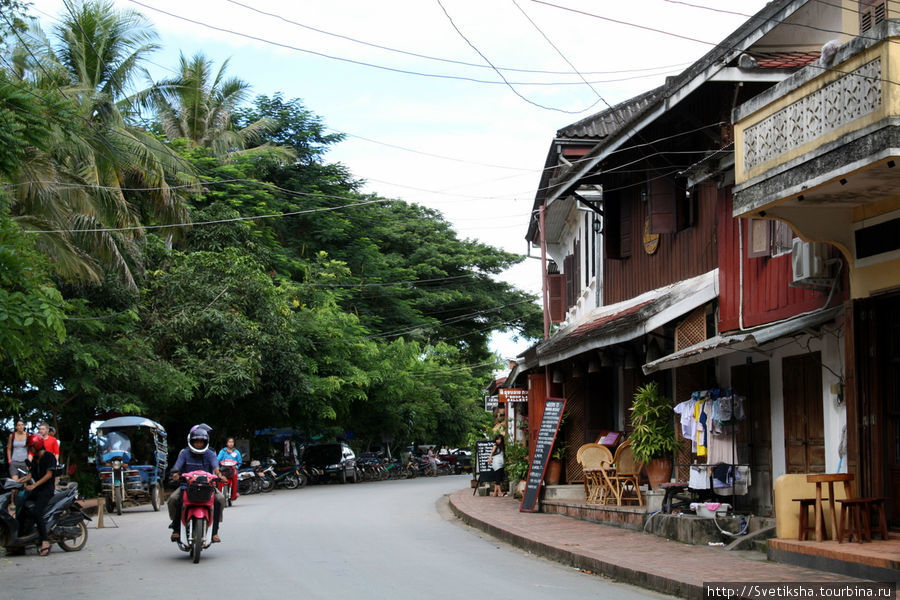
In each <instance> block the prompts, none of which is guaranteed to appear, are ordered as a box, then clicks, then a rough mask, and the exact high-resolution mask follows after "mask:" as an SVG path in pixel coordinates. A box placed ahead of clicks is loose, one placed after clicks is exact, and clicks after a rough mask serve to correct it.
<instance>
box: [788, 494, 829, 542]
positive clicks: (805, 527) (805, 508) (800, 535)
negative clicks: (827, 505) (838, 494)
mask: <svg viewBox="0 0 900 600" xmlns="http://www.w3.org/2000/svg"><path fill="white" fill-rule="evenodd" d="M793 500H794V502H799V503H800V527H799V528H798V530H797V539H798V540H800V541H801V542H802V541H804V540H806V534H807V533H809V532H812V533H813V535H815V533H816V525H815V523H813V524H812V525H810V524H809V509H810V508H812V509H813V518H815V514H816V512H815V508H816V499H815V498H794V499H793ZM822 500H823V501H827V500H828V498H822ZM819 520H820V521H821V523H820V527H821V529H820V531H823V532H824V531H825V513H819Z"/></svg>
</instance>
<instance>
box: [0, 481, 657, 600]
mask: <svg viewBox="0 0 900 600" xmlns="http://www.w3.org/2000/svg"><path fill="white" fill-rule="evenodd" d="M468 481H469V480H468V476H465V475H463V476H444V477H437V478H422V479H415V480H408V481H384V482H375V483H365V484H357V485H352V484H347V485H339V484H331V485H320V486H309V487H307V488H304V489H301V490H294V491H289V490H277V491H275V492H273V493H271V494H265V495H263V494H257V495H254V496H242V497H241V498H240V499H238V500H237V502H235V504H234V506H233V507H231V508H229V509H227V510H226V511H225V519H224V521H223V523H222V529H221V535H222V539H223V543H221V544H216V545H214V546H212V547H211V548H209V549H208V550H206V551H204V553H203V555H202V558H201V560H200V564H197V565H195V564H193V563H192V562H191V560H190V559H189V558H188V555H187V554H186V553H182V552H179V551H178V550H177V549H176V547H175V545H174V544H172V543H171V542H169V541H168V537H169V536H168V534H169V532H168V531H167V530H166V521H167V519H166V517H165V516H164V512H158V513H154V512H153V511H152V510H151V509H150V507H149V506H145V507H136V508H132V509H126V511H125V513H124V514H123V515H122V516H120V517H116V516H109V515H107V516H106V517H105V521H106V524H107V527H106V528H104V529H90V532H89V539H88V544H87V546H86V547H85V549H84V550H82V551H81V552H72V553H65V552H62V551H61V550H59V549H58V547H56V546H54V550H53V552H51V554H50V556H48V557H47V558H41V557H38V556H36V555H35V554H33V552H32V551H29V554H28V555H26V556H18V557H4V558H0V600H6V599H15V600H19V599H22V600H25V599H28V600H36V599H44V598H56V599H65V600H75V599H80V598H86V599H87V598H89V599H91V600H98V599H107V598H123V599H131V598H140V599H143V598H166V599H169V598H179V597H190V598H197V597H205V596H207V595H209V597H219V598H245V599H247V600H250V599H256V598H260V597H280V598H302V599H304V600H306V599H318V598H322V599H328V600H334V599H337V598H345V599H351V600H369V599H381V598H384V599H390V600H413V599H415V600H442V599H452V600H456V599H468V598H485V599H490V600H496V599H500V598H515V599H516V600H530V599H541V600H547V598H550V597H564V598H566V599H567V600H577V599H581V598H584V599H588V598H590V599H591V600H596V599H598V598H601V599H602V598H615V599H616V600H644V599H652V600H659V599H661V598H663V596H661V595H658V594H654V593H652V592H646V591H644V590H640V589H637V588H633V587H630V586H625V585H620V584H615V583H612V582H610V581H609V580H606V579H603V578H601V577H598V576H595V575H590V574H586V573H582V572H579V571H577V570H574V569H571V568H568V567H563V566H561V565H558V564H556V563H552V562H549V561H545V560H543V559H539V558H536V557H534V556H531V555H528V554H526V553H524V552H522V551H520V550H518V549H516V548H513V547H511V546H508V545H505V544H503V543H501V542H497V541H496V540H494V539H493V538H490V537H488V536H485V535H484V534H481V533H480V532H477V531H476V530H474V529H471V528H468V527H466V526H465V525H463V524H462V523H461V522H460V521H458V520H457V519H455V518H454V517H453V516H452V514H451V513H450V511H449V509H448V508H447V502H446V496H445V495H446V494H447V493H449V492H451V491H454V490H457V489H460V488H462V487H466V486H467V485H468ZM201 589H205V590H206V591H200V590H201ZM276 594H278V595H277V596H276Z"/></svg>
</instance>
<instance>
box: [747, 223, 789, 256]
mask: <svg viewBox="0 0 900 600" xmlns="http://www.w3.org/2000/svg"><path fill="white" fill-rule="evenodd" d="M748 230H749V234H750V235H749V236H748V237H749V238H750V242H749V245H748V247H747V258H761V257H766V256H780V255H782V254H787V253H788V252H790V251H791V242H792V240H793V239H794V232H793V230H792V229H791V228H790V226H789V225H788V224H787V223H783V222H781V221H771V220H766V219H751V220H750V224H749V227H748Z"/></svg>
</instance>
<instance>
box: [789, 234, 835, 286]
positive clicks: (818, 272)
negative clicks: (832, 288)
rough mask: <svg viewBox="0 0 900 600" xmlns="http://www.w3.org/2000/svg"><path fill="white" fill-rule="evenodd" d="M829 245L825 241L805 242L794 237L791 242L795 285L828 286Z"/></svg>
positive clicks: (829, 281)
mask: <svg viewBox="0 0 900 600" xmlns="http://www.w3.org/2000/svg"><path fill="white" fill-rule="evenodd" d="M827 261H828V245H827V244H825V243H823V242H804V241H803V240H801V239H800V238H794V240H793V242H792V244H791V266H792V267H793V270H794V281H793V283H792V284H791V285H793V286H794V287H816V288H818V287H828V286H829V285H831V278H830V277H829V273H828V270H829V269H828V264H827Z"/></svg>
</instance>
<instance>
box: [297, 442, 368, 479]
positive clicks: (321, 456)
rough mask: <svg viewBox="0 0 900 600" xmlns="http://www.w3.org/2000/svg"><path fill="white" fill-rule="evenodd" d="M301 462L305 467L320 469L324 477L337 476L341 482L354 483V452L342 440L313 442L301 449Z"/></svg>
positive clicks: (355, 476)
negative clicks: (325, 442)
mask: <svg viewBox="0 0 900 600" xmlns="http://www.w3.org/2000/svg"><path fill="white" fill-rule="evenodd" d="M303 462H304V463H305V464H306V466H307V468H310V467H311V468H313V469H321V471H322V472H323V474H324V478H326V479H328V478H331V477H337V478H338V481H340V482H341V483H347V481H352V482H353V483H356V482H357V480H358V474H357V471H356V454H354V452H353V450H352V449H351V448H350V446H348V445H347V444H345V443H344V442H334V443H331V444H313V445H312V446H307V447H306V449H305V450H304V451H303Z"/></svg>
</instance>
